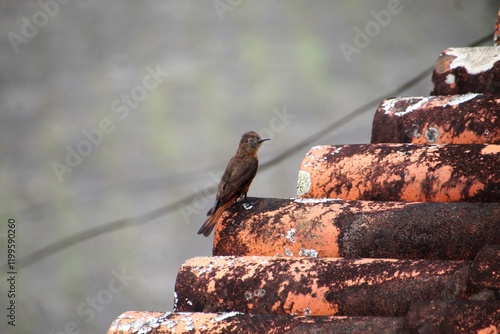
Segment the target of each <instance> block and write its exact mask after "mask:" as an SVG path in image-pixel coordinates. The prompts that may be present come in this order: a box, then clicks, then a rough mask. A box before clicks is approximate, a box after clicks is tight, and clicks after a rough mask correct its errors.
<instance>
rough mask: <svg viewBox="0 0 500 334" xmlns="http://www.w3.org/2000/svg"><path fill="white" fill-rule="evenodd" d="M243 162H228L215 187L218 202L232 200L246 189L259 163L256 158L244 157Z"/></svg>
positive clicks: (222, 202)
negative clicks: (219, 181) (216, 187)
mask: <svg viewBox="0 0 500 334" xmlns="http://www.w3.org/2000/svg"><path fill="white" fill-rule="evenodd" d="M241 162H243V163H241V164H238V163H230V164H229V165H228V167H231V168H228V169H226V172H225V173H224V175H223V176H222V179H221V183H220V184H219V188H218V189H217V199H218V200H219V203H220V204H224V203H226V202H228V201H234V200H236V199H237V198H238V197H240V196H241V195H243V194H244V193H245V192H246V191H247V190H248V186H250V183H252V180H253V178H254V177H255V174H256V173H257V167H258V165H259V163H258V161H257V159H255V158H251V159H245V160H244V161H241Z"/></svg>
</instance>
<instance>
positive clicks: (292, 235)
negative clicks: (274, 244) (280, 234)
mask: <svg viewBox="0 0 500 334" xmlns="http://www.w3.org/2000/svg"><path fill="white" fill-rule="evenodd" d="M285 238H287V239H288V240H290V241H291V242H295V241H296V240H295V229H294V228H291V229H290V230H289V231H288V232H286V237H285Z"/></svg>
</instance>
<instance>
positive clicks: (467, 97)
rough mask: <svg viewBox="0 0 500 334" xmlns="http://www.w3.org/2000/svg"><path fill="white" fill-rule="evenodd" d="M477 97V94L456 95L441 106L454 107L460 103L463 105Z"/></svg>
mask: <svg viewBox="0 0 500 334" xmlns="http://www.w3.org/2000/svg"><path fill="white" fill-rule="evenodd" d="M478 95H479V94H475V93H468V94H463V95H456V96H454V97H452V98H451V99H450V100H449V101H448V102H446V103H445V104H443V107H448V106H456V105H458V104H460V103H464V102H467V101H469V100H472V99H473V98H475V97H476V96H478Z"/></svg>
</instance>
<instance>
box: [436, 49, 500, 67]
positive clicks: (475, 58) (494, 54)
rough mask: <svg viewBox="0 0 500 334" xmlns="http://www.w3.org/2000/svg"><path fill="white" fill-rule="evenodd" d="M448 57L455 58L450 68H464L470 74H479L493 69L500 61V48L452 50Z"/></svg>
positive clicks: (449, 50)
mask: <svg viewBox="0 0 500 334" xmlns="http://www.w3.org/2000/svg"><path fill="white" fill-rule="evenodd" d="M446 55H449V56H454V57H455V59H454V60H453V61H452V62H451V64H450V68H451V69H454V68H457V67H463V68H465V69H466V70H467V73H469V74H479V73H483V72H486V71H488V70H490V69H492V68H493V66H494V65H495V63H496V62H497V61H499V60H500V48H498V47H492V46H483V47H469V48H450V49H448V50H446Z"/></svg>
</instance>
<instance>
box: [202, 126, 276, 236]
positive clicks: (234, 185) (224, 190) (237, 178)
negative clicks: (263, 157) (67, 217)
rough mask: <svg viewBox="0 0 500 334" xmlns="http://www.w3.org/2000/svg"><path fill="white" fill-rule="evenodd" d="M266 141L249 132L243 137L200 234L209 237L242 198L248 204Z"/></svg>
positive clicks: (222, 179)
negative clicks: (216, 225) (249, 190)
mask: <svg viewBox="0 0 500 334" xmlns="http://www.w3.org/2000/svg"><path fill="white" fill-rule="evenodd" d="M266 140H269V139H267V138H266V139H262V138H260V136H259V135H258V134H257V133H255V132H253V131H248V132H246V133H245V134H244V135H243V136H242V137H241V140H240V145H239V146H238V150H237V151H236V154H235V155H234V157H232V158H231V160H229V163H228V164H227V167H226V171H225V172H224V174H223V175H222V178H221V180H220V182H219V187H218V188H217V195H216V197H215V203H214V206H213V207H212V208H211V209H210V210H209V211H208V212H207V216H209V217H208V218H207V220H206V221H205V223H204V224H203V225H202V226H201V228H200V230H199V231H198V234H203V235H204V236H206V237H208V236H209V235H210V233H211V232H212V230H213V229H214V226H215V223H216V222H217V220H219V218H220V216H221V215H222V213H223V212H224V211H225V210H226V209H227V208H228V207H230V206H231V205H232V204H233V203H234V202H236V201H237V200H238V199H239V198H240V197H241V196H244V199H245V201H246V202H248V200H247V192H248V188H250V184H251V183H252V180H253V178H254V177H255V174H256V173H257V168H258V166H259V160H258V159H257V151H258V150H259V147H260V145H261V144H262V142H264V141H266Z"/></svg>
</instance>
